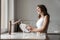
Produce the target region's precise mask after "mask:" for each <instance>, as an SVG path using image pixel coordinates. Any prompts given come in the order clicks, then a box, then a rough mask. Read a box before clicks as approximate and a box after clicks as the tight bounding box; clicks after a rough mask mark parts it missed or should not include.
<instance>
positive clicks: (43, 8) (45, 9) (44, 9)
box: [37, 5, 49, 18]
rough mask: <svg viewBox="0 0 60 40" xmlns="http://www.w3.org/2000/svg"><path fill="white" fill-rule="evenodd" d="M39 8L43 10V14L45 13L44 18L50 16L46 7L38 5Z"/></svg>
mask: <svg viewBox="0 0 60 40" xmlns="http://www.w3.org/2000/svg"><path fill="white" fill-rule="evenodd" d="M37 7H39V8H40V9H41V12H43V13H44V16H45V15H48V16H49V14H48V12H47V8H46V7H45V5H37ZM38 17H39V18H40V17H41V15H39V16H38Z"/></svg>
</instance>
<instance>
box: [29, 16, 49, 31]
mask: <svg viewBox="0 0 60 40" xmlns="http://www.w3.org/2000/svg"><path fill="white" fill-rule="evenodd" d="M48 23H49V17H48V16H45V19H44V22H43V25H42V27H41V28H39V29H37V28H32V30H30V31H31V32H43V31H44V30H45V29H46V28H47V26H48Z"/></svg>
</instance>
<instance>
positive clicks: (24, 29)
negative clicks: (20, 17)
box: [19, 23, 29, 32]
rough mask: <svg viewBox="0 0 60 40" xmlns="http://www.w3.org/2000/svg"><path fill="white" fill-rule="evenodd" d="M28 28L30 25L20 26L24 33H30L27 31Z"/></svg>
mask: <svg viewBox="0 0 60 40" xmlns="http://www.w3.org/2000/svg"><path fill="white" fill-rule="evenodd" d="M27 26H28V25H26V24H23V23H22V24H20V25H19V27H20V28H21V30H22V31H23V32H29V31H28V30H27V29H26V27H27Z"/></svg>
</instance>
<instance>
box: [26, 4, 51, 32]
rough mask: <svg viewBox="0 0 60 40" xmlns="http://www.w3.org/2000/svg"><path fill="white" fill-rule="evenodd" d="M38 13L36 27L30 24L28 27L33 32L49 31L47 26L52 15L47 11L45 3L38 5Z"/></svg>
mask: <svg viewBox="0 0 60 40" xmlns="http://www.w3.org/2000/svg"><path fill="white" fill-rule="evenodd" d="M37 13H38V15H39V20H38V21H37V23H36V27H37V28H34V27H32V26H28V27H27V29H28V30H30V31H31V32H40V33H41V32H44V33H47V28H48V25H49V20H50V16H49V14H48V12H47V8H46V7H45V5H37Z"/></svg>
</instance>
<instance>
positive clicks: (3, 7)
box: [1, 0, 8, 32]
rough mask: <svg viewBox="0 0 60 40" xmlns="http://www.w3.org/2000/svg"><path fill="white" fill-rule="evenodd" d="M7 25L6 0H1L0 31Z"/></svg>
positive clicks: (4, 29) (5, 28)
mask: <svg viewBox="0 0 60 40" xmlns="http://www.w3.org/2000/svg"><path fill="white" fill-rule="evenodd" d="M7 27H8V0H1V32H4V31H6V30H7Z"/></svg>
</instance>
